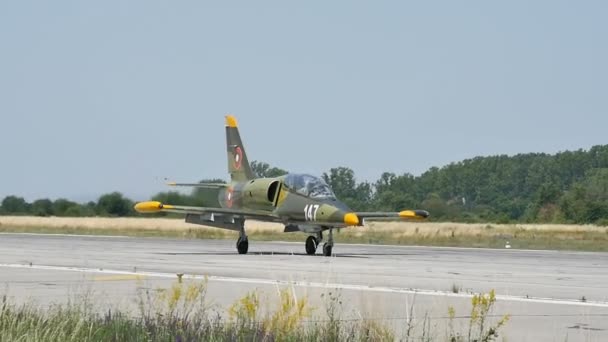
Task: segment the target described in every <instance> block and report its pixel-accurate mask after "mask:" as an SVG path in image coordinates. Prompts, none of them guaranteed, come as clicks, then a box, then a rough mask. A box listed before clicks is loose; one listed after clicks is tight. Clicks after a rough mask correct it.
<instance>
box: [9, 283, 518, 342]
mask: <svg viewBox="0 0 608 342" xmlns="http://www.w3.org/2000/svg"><path fill="white" fill-rule="evenodd" d="M206 290H207V283H206V282H183V283H182V282H176V283H174V284H173V285H172V286H171V287H170V288H159V289H156V290H145V291H141V292H140V295H139V297H138V312H136V313H129V312H125V311H121V310H120V309H115V310H108V311H106V312H104V313H102V314H99V313H95V312H97V311H96V308H95V307H94V306H93V305H92V304H90V303H91V302H90V301H89V300H87V298H84V299H81V300H78V301H74V302H71V303H70V304H67V305H64V306H52V307H50V308H48V309H41V308H37V307H35V306H33V305H32V304H24V305H21V306H18V305H15V304H12V303H10V302H9V301H8V300H7V297H6V296H4V298H3V300H2V305H1V308H0V340H2V341H392V340H397V339H398V340H402V341H436V340H445V339H446V338H447V340H449V341H454V342H456V341H458V342H461V341H492V340H494V339H495V338H497V337H498V331H499V329H500V328H502V327H503V326H504V325H505V324H506V323H507V321H508V319H509V316H508V315H505V316H502V318H498V319H496V318H494V317H493V315H492V314H491V312H492V309H493V306H494V303H495V301H496V298H495V296H494V292H493V291H491V292H490V293H489V294H479V295H475V296H474V297H473V298H472V300H471V315H470V316H468V324H467V325H464V326H459V327H456V326H455V324H454V318H455V317H456V314H455V310H454V309H453V308H448V313H449V323H448V325H447V326H446V327H445V328H444V331H443V333H441V331H439V330H440V328H436V327H437V326H436V325H431V318H429V316H428V315H424V317H423V319H422V320H418V319H417V318H415V317H414V316H413V314H412V313H413V305H412V306H411V307H410V313H411V315H410V316H409V318H407V319H406V320H404V321H403V322H402V324H403V326H402V328H403V329H401V330H402V332H401V333H399V334H398V333H396V332H395V331H394V329H391V328H389V327H388V326H386V325H385V324H383V322H382V321H378V320H367V319H365V318H359V319H345V318H344V317H343V316H342V312H343V308H342V301H341V300H340V295H339V293H335V292H334V293H332V292H329V293H327V295H326V296H324V300H325V305H324V308H323V309H324V310H323V311H322V312H321V313H320V315H316V314H315V308H312V307H310V306H309V304H308V298H306V297H301V298H298V297H297V296H296V295H295V291H293V288H283V289H280V290H279V291H278V292H277V296H278V298H277V300H276V301H275V305H273V306H270V305H269V304H268V303H267V302H266V303H265V302H262V300H261V296H260V294H259V293H258V292H255V291H254V292H250V293H248V294H247V295H245V296H244V297H242V298H240V299H238V300H237V301H236V302H234V304H233V305H232V306H231V307H230V309H229V310H228V315H227V316H226V317H222V316H221V315H220V314H219V313H218V312H217V311H214V310H213V309H212V307H211V306H210V305H209V304H208V300H207V292H206ZM265 306H267V307H269V308H268V309H267V310H264V308H265Z"/></svg>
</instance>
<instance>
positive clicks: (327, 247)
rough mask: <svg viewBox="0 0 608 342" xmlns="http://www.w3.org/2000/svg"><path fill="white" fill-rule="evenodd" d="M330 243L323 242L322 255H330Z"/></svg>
mask: <svg viewBox="0 0 608 342" xmlns="http://www.w3.org/2000/svg"><path fill="white" fill-rule="evenodd" d="M332 247H333V246H332V245H330V244H327V243H326V244H324V245H323V255H324V256H331V249H332Z"/></svg>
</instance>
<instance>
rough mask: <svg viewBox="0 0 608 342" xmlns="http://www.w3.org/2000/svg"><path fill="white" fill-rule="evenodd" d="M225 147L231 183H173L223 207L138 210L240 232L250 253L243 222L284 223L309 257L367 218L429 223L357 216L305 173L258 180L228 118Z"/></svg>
mask: <svg viewBox="0 0 608 342" xmlns="http://www.w3.org/2000/svg"><path fill="white" fill-rule="evenodd" d="M226 145H227V152H228V171H229V173H230V178H231V182H230V183H226V184H224V183H213V184H210V183H170V184H169V185H173V186H190V187H200V188H206V189H214V191H217V192H218V193H219V195H218V202H219V207H189V206H179V205H171V204H165V203H161V202H157V201H148V202H140V203H137V204H136V205H135V210H137V211H138V212H140V213H157V212H172V213H182V214H185V215H186V217H185V220H186V222H188V223H193V224H200V225H205V226H211V227H216V228H222V229H230V230H235V231H238V232H239V238H238V240H237V243H236V249H237V251H238V253H239V254H246V253H247V250H248V249H249V241H248V239H247V234H246V232H245V220H247V219H253V220H258V221H269V222H280V223H282V224H284V225H285V230H284V231H285V232H304V233H307V234H309V236H308V238H307V239H306V244H305V247H306V253H307V254H309V255H312V254H315V253H316V250H317V246H318V245H319V244H321V243H322V242H323V241H324V240H323V238H324V237H323V233H324V232H327V241H326V242H325V244H324V245H323V255H324V256H331V255H332V248H333V246H334V235H333V232H334V229H337V228H344V227H351V226H362V225H363V223H364V221H365V220H366V219H374V218H376V219H391V218H394V219H413V220H416V219H419V220H420V219H425V218H427V217H428V216H429V213H428V212H427V211H425V210H404V211H401V212H356V211H353V210H351V209H350V208H349V207H348V206H347V205H346V204H344V203H343V202H341V201H340V200H338V199H337V198H336V196H335V195H334V193H333V192H332V190H331V188H330V187H329V185H327V183H326V182H325V181H323V179H321V178H318V177H314V176H311V175H307V174H287V175H284V176H280V177H274V178H256V177H255V175H254V174H253V172H252V170H251V167H250V166H249V161H248V159H247V154H246V153H245V147H244V146H243V142H242V141H241V136H240V134H239V130H238V127H237V121H236V118H235V117H234V116H232V115H227V116H226Z"/></svg>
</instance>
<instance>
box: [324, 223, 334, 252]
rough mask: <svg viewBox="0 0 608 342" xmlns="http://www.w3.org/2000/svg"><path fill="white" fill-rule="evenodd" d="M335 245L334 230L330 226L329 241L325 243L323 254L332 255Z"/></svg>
mask: <svg viewBox="0 0 608 342" xmlns="http://www.w3.org/2000/svg"><path fill="white" fill-rule="evenodd" d="M333 247H334V230H333V229H332V228H329V237H328V238H327V242H326V243H325V244H324V245H323V255H324V256H331V250H332V248H333Z"/></svg>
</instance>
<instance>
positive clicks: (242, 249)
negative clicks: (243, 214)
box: [236, 221, 249, 254]
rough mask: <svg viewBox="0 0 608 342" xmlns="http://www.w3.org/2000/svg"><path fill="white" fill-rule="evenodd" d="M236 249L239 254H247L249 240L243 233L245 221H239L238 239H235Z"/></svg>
mask: <svg viewBox="0 0 608 342" xmlns="http://www.w3.org/2000/svg"><path fill="white" fill-rule="evenodd" d="M236 250H237V251H238V252H239V254H247V251H248V250H249V240H248V239H247V234H246V233H245V221H243V222H241V229H240V230H239V239H238V240H236Z"/></svg>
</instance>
